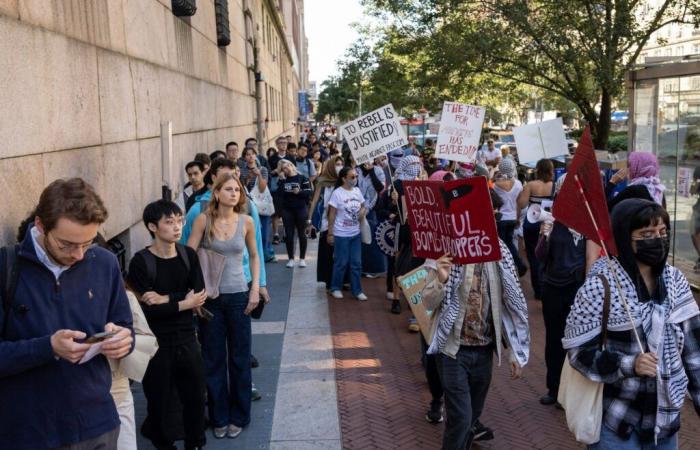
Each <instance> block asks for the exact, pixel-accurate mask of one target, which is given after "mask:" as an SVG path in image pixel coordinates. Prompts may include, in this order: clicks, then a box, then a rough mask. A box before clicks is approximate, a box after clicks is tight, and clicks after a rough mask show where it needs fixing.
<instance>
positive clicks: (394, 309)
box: [391, 300, 401, 314]
mask: <svg viewBox="0 0 700 450" xmlns="http://www.w3.org/2000/svg"><path fill="white" fill-rule="evenodd" d="M391 313H392V314H401V303H400V302H399V301H398V300H392V301H391Z"/></svg>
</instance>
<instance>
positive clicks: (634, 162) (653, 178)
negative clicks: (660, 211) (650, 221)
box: [627, 152, 666, 205]
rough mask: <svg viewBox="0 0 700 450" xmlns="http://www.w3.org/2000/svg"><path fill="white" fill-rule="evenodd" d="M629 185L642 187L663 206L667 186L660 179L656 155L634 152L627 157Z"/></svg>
mask: <svg viewBox="0 0 700 450" xmlns="http://www.w3.org/2000/svg"><path fill="white" fill-rule="evenodd" d="M627 167H628V168H629V179H630V181H629V185H630V186H634V185H642V186H645V187H646V188H647V190H648V191H649V195H651V198H653V199H654V201H655V202H656V203H658V204H659V205H662V204H663V198H664V191H665V190H666V186H664V185H663V183H661V180H660V179H659V161H658V160H657V159H656V155H654V154H653V153H647V152H632V153H630V154H629V156H628V157H627Z"/></svg>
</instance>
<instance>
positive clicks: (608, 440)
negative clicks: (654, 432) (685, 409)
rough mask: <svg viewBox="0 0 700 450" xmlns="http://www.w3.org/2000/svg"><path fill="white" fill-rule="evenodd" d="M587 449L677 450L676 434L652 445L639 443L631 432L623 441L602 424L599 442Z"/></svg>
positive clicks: (652, 442)
mask: <svg viewBox="0 0 700 450" xmlns="http://www.w3.org/2000/svg"><path fill="white" fill-rule="evenodd" d="M588 448H589V450H652V449H653V450H676V449H677V448H678V433H676V434H674V435H673V436H671V437H667V438H665V439H659V441H658V443H657V445H654V441H651V442H641V441H640V440H639V435H638V434H637V432H635V431H633V432H632V434H631V435H630V437H629V439H627V440H625V439H623V438H621V437H620V436H618V435H617V433H615V432H614V431H613V430H611V429H610V428H608V427H606V426H605V423H603V425H602V426H601V427H600V441H599V442H597V443H595V444H593V445H589V446H588Z"/></svg>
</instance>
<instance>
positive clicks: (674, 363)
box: [562, 258, 700, 429]
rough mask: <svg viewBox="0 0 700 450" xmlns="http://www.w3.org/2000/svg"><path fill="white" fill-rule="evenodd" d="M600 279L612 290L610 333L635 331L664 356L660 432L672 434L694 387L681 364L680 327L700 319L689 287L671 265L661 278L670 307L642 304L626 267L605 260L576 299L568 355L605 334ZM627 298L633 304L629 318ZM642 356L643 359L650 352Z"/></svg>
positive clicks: (569, 323) (659, 394) (569, 320)
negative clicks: (669, 429)
mask: <svg viewBox="0 0 700 450" xmlns="http://www.w3.org/2000/svg"><path fill="white" fill-rule="evenodd" d="M610 267H612V268H613V270H614V273H615V274H616V275H617V278H618V280H619V281H620V288H621V290H618V289H617V286H616V282H615V278H614V277H613V272H612V271H611V269H610ZM598 274H602V275H603V276H605V278H606V279H607V280H608V283H609V284H610V291H611V292H610V315H609V319H608V327H607V328H608V330H610V331H630V330H632V328H633V326H634V327H635V328H636V329H637V330H638V331H641V333H642V334H643V336H640V338H641V339H642V342H646V345H647V346H648V347H649V350H650V351H652V352H654V353H656V354H657V355H658V358H659V365H658V376H657V377H656V383H657V400H658V402H657V412H656V426H657V429H659V428H662V429H663V428H667V427H668V426H669V425H670V424H671V423H672V422H673V421H674V420H675V419H676V417H677V415H678V413H679V411H680V407H681V406H682V404H683V400H684V398H685V393H686V389H687V387H688V377H687V375H686V373H685V370H684V367H683V361H682V359H681V352H682V350H683V342H684V335H683V331H682V328H681V327H680V326H679V324H681V323H682V322H684V321H686V320H688V319H690V318H692V317H694V316H696V315H698V314H700V310H698V306H697V303H696V302H695V299H694V298H693V295H692V293H691V291H690V286H689V285H688V281H687V280H686V278H685V276H684V275H683V274H682V273H681V272H680V271H679V270H678V269H676V268H675V267H673V266H670V265H668V264H667V265H666V266H665V268H664V269H663V272H662V274H661V277H662V280H663V283H664V286H665V290H666V296H665V299H664V301H663V302H662V303H657V302H654V301H647V302H641V301H639V297H638V295H637V289H636V287H635V285H634V283H633V281H632V279H631V278H630V277H629V275H628V274H627V272H626V271H625V270H624V269H623V268H622V266H621V265H620V263H619V262H618V261H617V260H612V261H611V263H610V265H609V264H608V261H606V259H605V258H601V259H599V260H598V261H596V263H595V264H594V265H593V267H592V268H591V270H590V273H589V275H588V278H587V279H586V282H585V283H584V285H583V286H582V287H581V288H580V289H579V291H578V293H577V294H576V299H575V300H574V305H573V306H572V308H571V313H570V314H569V317H568V318H567V322H566V330H565V332H564V339H562V343H563V346H564V348H565V349H572V348H576V347H581V346H583V345H584V344H586V343H587V342H589V341H591V340H592V339H593V338H595V337H596V336H598V335H599V334H600V333H601V331H602V316H603V300H604V296H605V291H604V287H603V283H602V281H601V280H600V279H599V277H598V276H597V275H598ZM623 297H624V298H625V299H626V300H627V304H628V306H629V315H628V313H627V312H626V311H625V307H624V304H623V301H622V298H623ZM630 315H631V318H632V321H633V323H632V322H630V318H629V317H630ZM634 347H638V346H637V345H636V344H635V345H634ZM636 351H637V352H638V353H641V352H643V351H645V349H636Z"/></svg>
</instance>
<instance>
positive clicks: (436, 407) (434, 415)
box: [425, 402, 443, 424]
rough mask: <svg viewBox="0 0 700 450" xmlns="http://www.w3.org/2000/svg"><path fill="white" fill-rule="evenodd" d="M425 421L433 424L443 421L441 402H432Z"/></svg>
mask: <svg viewBox="0 0 700 450" xmlns="http://www.w3.org/2000/svg"><path fill="white" fill-rule="evenodd" d="M425 420H427V421H428V423H432V424H437V423H440V422H442V421H443V417H442V403H441V402H437V403H436V402H430V409H429V410H428V412H427V413H425Z"/></svg>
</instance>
